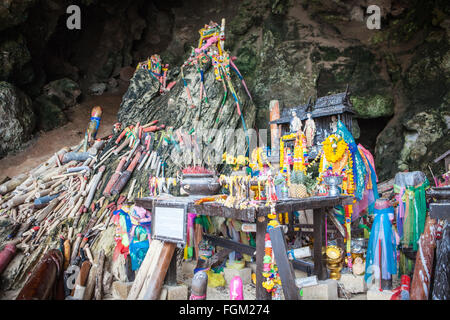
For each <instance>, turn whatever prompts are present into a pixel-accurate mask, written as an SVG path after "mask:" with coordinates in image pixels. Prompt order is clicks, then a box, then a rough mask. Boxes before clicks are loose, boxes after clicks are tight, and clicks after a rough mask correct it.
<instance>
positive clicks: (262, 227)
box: [256, 217, 272, 300]
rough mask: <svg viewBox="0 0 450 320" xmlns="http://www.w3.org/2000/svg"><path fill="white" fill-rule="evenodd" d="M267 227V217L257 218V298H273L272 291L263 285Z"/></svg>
mask: <svg viewBox="0 0 450 320" xmlns="http://www.w3.org/2000/svg"><path fill="white" fill-rule="evenodd" d="M266 227H267V218H265V217H259V218H257V219H256V300H272V297H271V295H270V293H269V292H267V290H266V289H264V288H263V286H262V283H263V281H264V277H263V276H262V272H263V258H264V245H265V239H264V238H265V235H266Z"/></svg>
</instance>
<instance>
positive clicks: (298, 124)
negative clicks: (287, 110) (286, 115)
mask: <svg viewBox="0 0 450 320" xmlns="http://www.w3.org/2000/svg"><path fill="white" fill-rule="evenodd" d="M290 130H291V133H296V132H299V131H301V130H302V121H301V120H300V118H299V117H297V112H295V110H292V120H291V125H290Z"/></svg>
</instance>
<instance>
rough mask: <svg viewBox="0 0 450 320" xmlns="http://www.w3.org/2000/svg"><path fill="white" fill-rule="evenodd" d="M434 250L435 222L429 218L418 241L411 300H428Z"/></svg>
mask: <svg viewBox="0 0 450 320" xmlns="http://www.w3.org/2000/svg"><path fill="white" fill-rule="evenodd" d="M435 248H436V220H435V219H431V218H430V217H429V216H428V217H427V220H426V222H425V229H424V231H423V234H422V235H421V236H420V239H419V248H418V249H417V256H416V265H415V267H414V276H413V278H412V282H411V292H410V296H411V300H428V296H429V293H430V283H431V276H432V267H433V260H434V249H435Z"/></svg>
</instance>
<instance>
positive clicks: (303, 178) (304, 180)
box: [289, 170, 315, 199]
mask: <svg viewBox="0 0 450 320" xmlns="http://www.w3.org/2000/svg"><path fill="white" fill-rule="evenodd" d="M305 171H306V170H305ZM290 182H291V183H290V184H291V185H290V187H289V197H291V198H298V199H301V198H306V197H309V196H311V195H312V194H313V191H314V187H315V181H314V179H313V178H312V176H311V174H308V173H306V174H305V172H303V171H299V170H294V171H292V173H291V176H290Z"/></svg>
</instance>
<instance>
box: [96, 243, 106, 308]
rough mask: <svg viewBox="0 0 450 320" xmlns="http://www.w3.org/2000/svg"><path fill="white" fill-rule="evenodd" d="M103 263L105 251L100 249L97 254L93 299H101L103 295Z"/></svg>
mask: <svg viewBox="0 0 450 320" xmlns="http://www.w3.org/2000/svg"><path fill="white" fill-rule="evenodd" d="M104 263H105V251H104V250H103V249H102V250H101V251H100V253H99V255H98V265H97V275H96V278H95V300H102V296H103V265H104Z"/></svg>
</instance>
